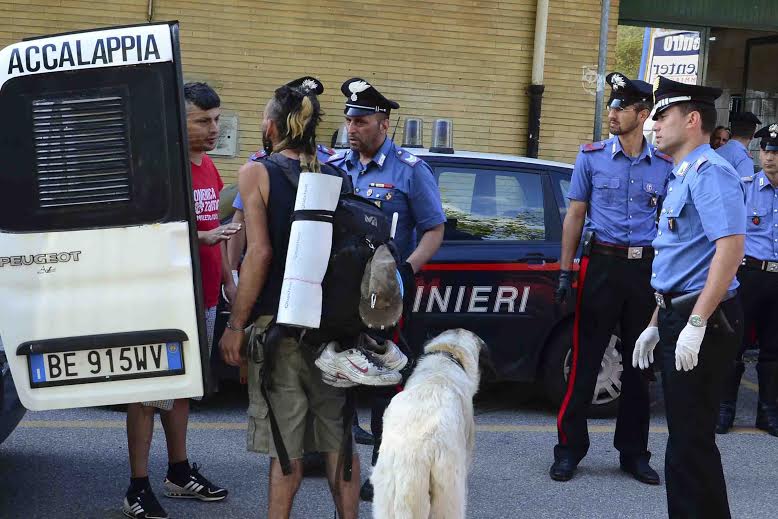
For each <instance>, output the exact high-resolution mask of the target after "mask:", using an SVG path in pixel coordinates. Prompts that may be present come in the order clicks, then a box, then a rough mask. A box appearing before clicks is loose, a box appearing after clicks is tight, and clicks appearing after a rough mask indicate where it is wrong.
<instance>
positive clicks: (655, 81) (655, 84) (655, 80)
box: [654, 76, 659, 93]
mask: <svg viewBox="0 0 778 519" xmlns="http://www.w3.org/2000/svg"><path fill="white" fill-rule="evenodd" d="M657 90H659V76H657V77H655V78H654V93H656V91H657Z"/></svg>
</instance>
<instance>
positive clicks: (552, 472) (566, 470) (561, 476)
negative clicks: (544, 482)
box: [548, 458, 578, 481]
mask: <svg viewBox="0 0 778 519" xmlns="http://www.w3.org/2000/svg"><path fill="white" fill-rule="evenodd" d="M577 466H578V464H577V463H575V462H573V460H571V459H568V458H561V459H558V460H555V461H554V464H553V465H551V469H549V471H548V475H549V476H551V479H553V480H554V481H570V480H571V479H573V474H574V473H575V469H576V467H577Z"/></svg>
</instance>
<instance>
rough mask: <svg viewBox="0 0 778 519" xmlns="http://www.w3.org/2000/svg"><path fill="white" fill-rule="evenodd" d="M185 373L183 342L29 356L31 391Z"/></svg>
mask: <svg viewBox="0 0 778 519" xmlns="http://www.w3.org/2000/svg"><path fill="white" fill-rule="evenodd" d="M183 372H184V357H183V352H182V351H181V343H180V342H168V343H161V344H144V345H142V346H117V347H113V348H100V349H95V350H79V351H68V352H57V353H37V354H33V355H30V382H31V386H32V387H48V386H59V385H66V384H88V383H92V382H109V381H112V380H128V379H133V378H146V377H159V376H167V375H179V374H181V373H183Z"/></svg>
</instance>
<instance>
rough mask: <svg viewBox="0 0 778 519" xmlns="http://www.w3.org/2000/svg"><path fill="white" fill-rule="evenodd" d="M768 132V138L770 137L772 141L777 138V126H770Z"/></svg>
mask: <svg viewBox="0 0 778 519" xmlns="http://www.w3.org/2000/svg"><path fill="white" fill-rule="evenodd" d="M768 130H769V131H770V137H772V138H773V139H775V138H776V137H778V124H771V125H770V128H768Z"/></svg>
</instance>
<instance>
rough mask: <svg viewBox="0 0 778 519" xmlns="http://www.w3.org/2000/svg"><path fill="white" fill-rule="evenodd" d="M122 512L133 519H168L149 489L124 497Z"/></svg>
mask: <svg viewBox="0 0 778 519" xmlns="http://www.w3.org/2000/svg"><path fill="white" fill-rule="evenodd" d="M122 512H124V515H126V516H127V517H132V518H133V519H168V515H167V512H165V509H164V508H162V505H160V504H159V501H157V498H156V496H155V495H154V492H152V491H151V489H150V488H147V489H144V490H141V491H140V492H135V493H133V494H127V495H126V496H124V505H123V506H122Z"/></svg>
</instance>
